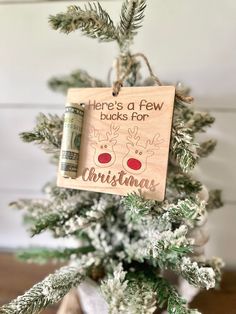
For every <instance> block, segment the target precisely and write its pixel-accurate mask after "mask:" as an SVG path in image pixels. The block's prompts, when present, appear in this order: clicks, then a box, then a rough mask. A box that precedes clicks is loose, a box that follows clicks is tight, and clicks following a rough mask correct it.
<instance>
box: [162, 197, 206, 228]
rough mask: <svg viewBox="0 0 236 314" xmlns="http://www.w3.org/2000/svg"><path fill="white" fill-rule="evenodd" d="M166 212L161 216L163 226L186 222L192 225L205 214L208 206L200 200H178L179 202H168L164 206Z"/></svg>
mask: <svg viewBox="0 0 236 314" xmlns="http://www.w3.org/2000/svg"><path fill="white" fill-rule="evenodd" d="M163 209H164V211H165V213H164V214H163V215H162V216H161V217H160V218H159V223H160V224H162V225H163V226H165V225H168V224H169V223H173V224H176V223H177V224H178V223H184V224H186V225H188V226H190V227H193V226H194V224H195V223H196V222H197V221H198V220H199V219H200V218H201V217H202V216H204V215H205V212H206V206H205V203H204V202H200V201H198V200H190V199H184V200H178V202H177V204H174V203H173V204H167V205H166V206H164V207H163Z"/></svg>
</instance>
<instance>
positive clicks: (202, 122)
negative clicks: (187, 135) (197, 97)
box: [185, 111, 215, 133]
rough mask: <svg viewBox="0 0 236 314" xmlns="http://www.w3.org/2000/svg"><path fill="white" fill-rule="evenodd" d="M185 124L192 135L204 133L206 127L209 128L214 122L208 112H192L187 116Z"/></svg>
mask: <svg viewBox="0 0 236 314" xmlns="http://www.w3.org/2000/svg"><path fill="white" fill-rule="evenodd" d="M185 117H186V116H185ZM186 122H187V123H186V127H188V128H189V129H190V130H191V131H192V133H198V132H205V131H206V127H210V126H211V125H212V124H213V123H214V122H215V118H214V117H213V116H211V115H210V114H209V113H208V112H194V111H192V114H191V115H188V120H187V121H186Z"/></svg>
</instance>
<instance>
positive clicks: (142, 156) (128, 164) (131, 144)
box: [123, 126, 163, 174]
mask: <svg viewBox="0 0 236 314" xmlns="http://www.w3.org/2000/svg"><path fill="white" fill-rule="evenodd" d="M128 133H129V135H128V137H127V140H128V143H127V144H126V147H127V149H128V152H127V154H126V155H125V157H124V158H123V167H124V169H125V170H126V171H127V172H129V173H132V174H140V173H142V172H143V171H145V170H146V168H147V160H148V158H149V157H151V156H153V155H154V154H155V150H158V149H159V145H160V144H161V143H162V142H163V141H162V140H161V139H160V134H159V133H158V134H156V135H155V136H154V137H153V139H152V140H147V141H146V144H145V145H144V146H143V145H140V144H139V140H140V136H138V127H137V126H135V127H134V128H133V130H132V129H129V130H128Z"/></svg>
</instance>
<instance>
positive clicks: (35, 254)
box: [16, 246, 94, 264]
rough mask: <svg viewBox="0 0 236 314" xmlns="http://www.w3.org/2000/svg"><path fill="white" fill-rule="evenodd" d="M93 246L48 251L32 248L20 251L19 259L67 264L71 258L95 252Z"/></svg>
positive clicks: (18, 253) (41, 262) (46, 249)
mask: <svg viewBox="0 0 236 314" xmlns="http://www.w3.org/2000/svg"><path fill="white" fill-rule="evenodd" d="M93 251H94V248H93V247H92V246H85V247H79V248H65V249H61V250H59V249H57V250H55V249H48V248H40V247H39V248H30V249H27V250H19V251H18V252H17V255H16V256H17V258H18V259H20V260H22V261H26V262H31V263H38V264H44V263H48V262H49V261H57V262H65V261H69V260H70V259H71V257H72V256H73V258H74V257H75V256H76V257H79V256H81V255H82V254H87V253H89V252H93Z"/></svg>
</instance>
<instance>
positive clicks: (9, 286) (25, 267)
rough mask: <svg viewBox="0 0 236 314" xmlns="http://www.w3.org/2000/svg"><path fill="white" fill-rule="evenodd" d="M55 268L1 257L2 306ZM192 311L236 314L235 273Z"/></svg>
mask: <svg viewBox="0 0 236 314" xmlns="http://www.w3.org/2000/svg"><path fill="white" fill-rule="evenodd" d="M55 268H56V266H55V265H46V266H38V265H32V264H25V263H20V262H18V261H16V260H15V258H14V257H13V256H12V254H6V253H5V254H0V278H1V280H0V305H2V304H4V303H7V302H9V301H10V300H11V299H13V298H15V297H16V296H18V295H20V294H22V293H23V292H24V291H25V290H26V289H29V288H30V287H31V286H32V285H33V284H35V283H36V282H37V281H39V280H42V279H43V278H44V277H45V276H47V275H48V274H49V273H50V272H52V271H53V270H54V269H55ZM191 307H192V308H198V309H199V310H200V311H201V312H202V313H203V314H235V313H236V272H233V271H231V272H225V274H224V278H223V281H222V289H221V290H219V291H215V290H211V291H203V292H201V293H200V294H199V295H198V296H197V297H196V298H195V300H194V301H193V302H192V305H191ZM56 311H57V306H53V307H51V308H49V309H47V310H45V311H43V312H42V313H43V314H56ZM96 314H102V313H96Z"/></svg>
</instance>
